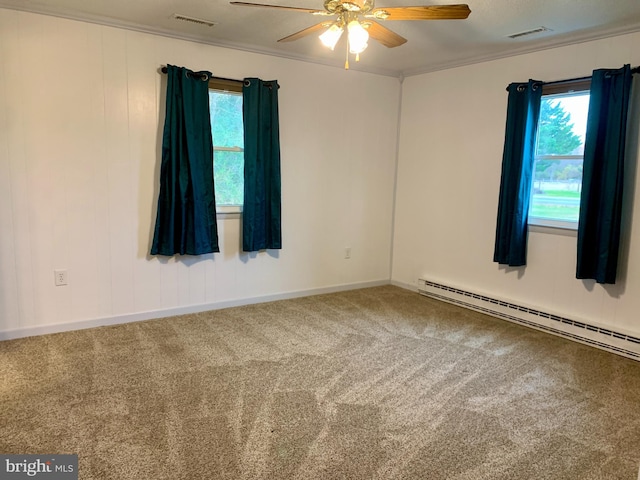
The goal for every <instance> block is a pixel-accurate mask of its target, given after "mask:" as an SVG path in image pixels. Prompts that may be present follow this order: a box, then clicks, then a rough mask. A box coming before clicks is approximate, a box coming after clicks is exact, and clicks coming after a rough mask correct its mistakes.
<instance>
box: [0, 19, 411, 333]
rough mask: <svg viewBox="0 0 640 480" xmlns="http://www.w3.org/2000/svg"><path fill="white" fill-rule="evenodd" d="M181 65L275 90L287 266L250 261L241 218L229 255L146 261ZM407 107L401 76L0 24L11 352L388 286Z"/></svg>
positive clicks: (56, 26) (2, 290)
mask: <svg viewBox="0 0 640 480" xmlns="http://www.w3.org/2000/svg"><path fill="white" fill-rule="evenodd" d="M167 63H171V64H174V65H181V66H186V67H188V68H192V69H196V70H201V69H203V70H204V69H206V70H210V71H212V72H213V73H214V75H217V76H221V77H229V78H243V77H245V76H256V77H260V78H263V79H265V80H271V79H277V80H278V81H279V83H280V85H281V88H280V92H279V98H280V132H281V149H282V182H283V247H284V248H283V249H282V250H281V251H280V252H278V253H274V252H269V253H264V252H263V253H259V254H252V255H248V254H244V253H241V252H240V251H239V250H240V248H239V243H240V240H239V228H240V223H239V220H238V219H237V218H236V219H219V221H218V227H219V234H220V241H221V253H219V254H214V255H207V256H203V257H201V258H194V257H191V258H189V257H186V258H172V259H169V260H163V259H159V258H153V257H149V256H148V250H149V245H150V238H151V235H152V227H153V225H154V222H155V202H156V198H157V193H158V175H159V161H158V152H159V148H160V140H159V138H160V135H159V134H160V131H161V124H162V122H163V118H164V104H163V86H164V82H165V81H166V80H165V79H164V78H163V77H164V76H163V75H161V74H159V73H158V69H159V67H160V66H161V65H163V64H167ZM399 92H400V84H399V82H398V81H397V80H396V79H393V78H389V77H383V76H377V75H371V74H363V73H359V72H356V71H349V72H345V71H343V70H340V69H336V68H330V67H324V66H318V65H314V64H310V63H304V62H298V61H292V60H286V59H281V58H276V57H270V56H264V55H257V54H251V53H248V52H241V51H235V50H230V49H224V48H217V47H213V46H209V45H203V44H198V43H193V42H187V41H181V40H176V39H170V38H165V37H161V36H155V35H149V34H144V33H138V32H133V31H127V30H122V29H116V28H111V27H104V26H99V25H94V24H89V23H83V22H77V21H71V20H64V19H59V18H54V17H48V16H41V15H35V14H29V13H21V12H16V11H11V10H3V9H0V338H9V337H12V336H18V335H26V334H30V333H40V332H44V331H52V330H57V329H63V328H74V325H75V326H82V325H88V324H99V323H102V322H105V321H107V322H108V321H114V319H115V321H119V320H118V319H120V320H122V319H124V320H126V319H136V318H146V317H147V316H151V315H147V314H146V313H145V312H154V313H153V315H160V314H162V313H163V312H164V313H172V312H174V313H175V312H176V311H188V310H189V309H190V308H192V309H193V308H195V309H197V308H198V306H202V305H206V306H216V305H223V304H228V303H229V302H234V301H239V302H242V301H244V300H251V299H256V298H257V297H265V296H267V297H268V296H278V295H286V294H289V293H291V292H296V291H304V292H315V291H321V290H322V289H332V288H343V287H345V286H356V285H362V284H370V283H376V282H382V283H387V282H388V281H389V278H390V255H391V231H392V225H391V223H392V209H393V194H394V175H395V166H396V141H397V138H396V132H397V119H398V117H397V112H398V102H399ZM353 106H356V108H353ZM345 247H351V249H352V258H351V259H349V260H345V259H344V248H345ZM54 269H68V272H69V285H68V286H66V287H55V286H54V276H53V271H54ZM225 302H226V303H225ZM94 319H103V320H97V321H95V322H93V323H91V321H92V320H94Z"/></svg>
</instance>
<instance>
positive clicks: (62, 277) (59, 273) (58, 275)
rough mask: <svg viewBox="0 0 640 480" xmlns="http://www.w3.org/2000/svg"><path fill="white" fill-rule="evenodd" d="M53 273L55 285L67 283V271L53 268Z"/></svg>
mask: <svg viewBox="0 0 640 480" xmlns="http://www.w3.org/2000/svg"><path fill="white" fill-rule="evenodd" d="M53 274H54V276H55V280H56V287H60V286H62V285H67V271H66V270H54V271H53Z"/></svg>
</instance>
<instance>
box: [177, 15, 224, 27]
mask: <svg viewBox="0 0 640 480" xmlns="http://www.w3.org/2000/svg"><path fill="white" fill-rule="evenodd" d="M171 18H174V19H176V20H182V21H183V22H191V23H196V24H198V25H204V26H206V27H213V26H214V25H217V23H216V22H211V21H209V20H203V19H202V18H194V17H188V16H187V15H180V14H179V13H174V14H173V15H171Z"/></svg>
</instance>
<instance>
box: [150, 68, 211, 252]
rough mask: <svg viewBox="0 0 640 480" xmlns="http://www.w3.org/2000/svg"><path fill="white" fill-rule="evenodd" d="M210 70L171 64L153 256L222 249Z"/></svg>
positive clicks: (152, 249)
mask: <svg viewBox="0 0 640 480" xmlns="http://www.w3.org/2000/svg"><path fill="white" fill-rule="evenodd" d="M210 77H211V73H209V72H192V71H191V70H187V69H186V68H183V67H175V66H173V65H167V102H166V116H165V122H164V132H163V137H162V166H161V170H160V195H159V197H158V214H157V217H156V227H155V232H154V236H153V244H152V247H151V254H152V255H168V256H171V255H175V254H181V255H185V254H186V255H202V254H205V253H211V252H219V251H220V250H219V248H218V229H217V225H216V202H215V195H214V188H213V141H212V138H211V120H210V116H209V83H208V80H209V78H210Z"/></svg>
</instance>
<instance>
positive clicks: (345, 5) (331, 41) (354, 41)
mask: <svg viewBox="0 0 640 480" xmlns="http://www.w3.org/2000/svg"><path fill="white" fill-rule="evenodd" d="M374 1H375V0H325V2H324V10H315V9H312V8H303V7H287V6H283V5H267V4H263V3H250V2H235V1H234V2H231V5H239V6H244V7H266V8H278V9H281V10H290V11H296V12H303V13H310V14H312V15H317V16H325V17H329V16H335V17H336V18H334V19H330V20H325V21H322V22H320V23H317V24H316V25H313V26H311V27H308V28H305V29H303V30H300V31H299V32H296V33H293V34H291V35H288V36H286V37H284V38H281V39H280V40H278V42H291V41H293V40H298V39H300V38H303V37H306V36H307V35H312V34H314V33H319V32H322V31H323V30H324V32H323V33H322V34H321V35H320V41H321V42H322V43H323V45H325V46H326V47H328V48H330V49H331V50H333V49H334V48H335V46H336V44H337V43H338V40H340V37H341V36H342V34H343V33H344V31H345V28H346V30H347V31H348V35H347V59H346V62H345V68H347V69H348V68H349V53H352V54H355V55H356V61H358V60H359V59H360V58H359V56H360V53H362V52H363V51H364V50H365V49H366V48H367V45H368V40H369V37H371V38H373V39H374V40H377V41H378V42H380V43H381V44H382V45H384V46H385V47H388V48H393V47H398V46H400V45H402V44H404V43H406V41H407V39H406V38H404V37H402V36H400V35H398V34H397V33H395V32H393V31H392V30H390V29H388V28H387V27H385V26H383V25H381V24H380V23H378V22H377V21H376V20H381V21H389V20H458V19H465V18H467V17H468V16H469V14H470V13H471V10H470V9H469V6H468V5H466V4H455V5H430V6H417V7H382V8H375V5H374Z"/></svg>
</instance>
